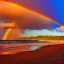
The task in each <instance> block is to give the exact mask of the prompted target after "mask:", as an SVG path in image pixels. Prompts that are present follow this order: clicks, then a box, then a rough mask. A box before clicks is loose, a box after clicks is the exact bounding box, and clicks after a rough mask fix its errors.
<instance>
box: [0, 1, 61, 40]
mask: <svg viewBox="0 0 64 64" xmlns="http://www.w3.org/2000/svg"><path fill="white" fill-rule="evenodd" d="M0 2H3V3H6V4H11V5H13V6H15V7H17V8H20V9H21V8H22V9H25V10H27V11H29V12H31V13H33V14H35V15H38V16H40V17H42V18H45V19H47V20H49V21H51V22H54V23H56V24H58V25H60V26H61V24H60V23H59V22H57V21H56V20H53V19H51V18H50V17H48V16H46V15H44V14H40V13H38V12H36V11H33V10H30V9H29V8H26V7H23V6H21V5H19V4H16V3H12V2H5V1H0ZM11 31H12V28H8V29H7V30H6V32H5V33H4V35H3V37H2V40H7V39H8V38H9V37H10V36H9V35H10V33H11ZM12 32H13V31H12ZM12 36H13V34H12Z"/></svg>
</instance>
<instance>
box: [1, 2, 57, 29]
mask: <svg viewBox="0 0 64 64" xmlns="http://www.w3.org/2000/svg"><path fill="white" fill-rule="evenodd" d="M3 12H4V13H3ZM0 18H2V19H8V20H9V21H12V20H13V21H14V22H15V23H16V26H18V29H38V30H39V29H53V28H54V26H53V25H51V23H53V24H55V23H54V21H53V22H51V21H50V20H47V19H46V18H44V17H43V16H41V15H39V14H37V13H35V12H32V11H30V10H28V9H25V8H23V7H20V6H18V5H15V4H12V3H7V2H1V4H0ZM56 25H57V24H56ZM55 27H57V26H55Z"/></svg>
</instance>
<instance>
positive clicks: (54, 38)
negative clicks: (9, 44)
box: [18, 36, 64, 40]
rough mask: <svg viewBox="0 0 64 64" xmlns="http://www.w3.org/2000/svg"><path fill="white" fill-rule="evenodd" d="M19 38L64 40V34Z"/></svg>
mask: <svg viewBox="0 0 64 64" xmlns="http://www.w3.org/2000/svg"><path fill="white" fill-rule="evenodd" d="M18 40H64V36H36V37H20V38H18Z"/></svg>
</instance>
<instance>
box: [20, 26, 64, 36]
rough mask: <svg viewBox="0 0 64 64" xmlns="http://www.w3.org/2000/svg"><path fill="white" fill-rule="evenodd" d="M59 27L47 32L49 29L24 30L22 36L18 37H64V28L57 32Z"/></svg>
mask: <svg viewBox="0 0 64 64" xmlns="http://www.w3.org/2000/svg"><path fill="white" fill-rule="evenodd" d="M60 28H61V27H59V28H56V29H53V30H49V29H42V30H29V29H27V30H25V31H24V33H23V34H21V35H20V37H21V36H22V37H30V36H38V35H44V36H45V35H52V36H64V31H61V30H63V29H64V28H61V30H59V29H60Z"/></svg>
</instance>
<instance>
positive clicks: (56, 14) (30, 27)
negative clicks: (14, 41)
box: [0, 0, 64, 37]
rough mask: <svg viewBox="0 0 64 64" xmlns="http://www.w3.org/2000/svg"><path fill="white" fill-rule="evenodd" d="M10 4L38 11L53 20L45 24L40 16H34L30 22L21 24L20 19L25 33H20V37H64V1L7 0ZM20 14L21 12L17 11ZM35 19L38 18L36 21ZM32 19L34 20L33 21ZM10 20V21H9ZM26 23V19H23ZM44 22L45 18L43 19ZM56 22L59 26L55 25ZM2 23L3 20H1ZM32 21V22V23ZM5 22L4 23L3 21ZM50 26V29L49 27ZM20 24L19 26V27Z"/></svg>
mask: <svg viewBox="0 0 64 64" xmlns="http://www.w3.org/2000/svg"><path fill="white" fill-rule="evenodd" d="M6 1H9V2H14V3H16V4H19V5H21V6H24V7H25V8H28V9H30V10H33V11H36V12H38V13H40V14H44V15H45V16H47V17H49V18H51V19H53V22H50V20H47V19H45V21H46V22H45V21H44V24H43V22H41V21H40V19H38V16H35V15H33V16H32V17H29V16H28V17H29V19H30V20H27V19H26V22H24V23H23V22H20V21H21V19H20V18H18V21H19V22H20V23H19V24H21V26H22V27H23V28H20V30H21V29H23V33H22V32H21V33H20V37H21V36H23V37H25V36H26V37H27V36H38V35H60V36H62V35H64V28H63V27H62V26H63V25H64V0H6ZM17 12H18V13H19V10H18V11H17ZM33 17H36V18H37V19H36V18H35V19H34V18H33ZM31 18H32V19H31ZM7 20H8V19H7ZM22 20H23V21H24V19H22ZM43 20H44V18H43ZM54 20H55V21H56V22H58V23H59V24H60V25H62V26H59V24H56V23H54ZM0 21H2V19H0ZM30 21H31V22H30ZM2 22H3V21H2ZM48 23H49V24H50V27H48V25H49V24H48ZM19 24H18V25H19Z"/></svg>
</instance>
